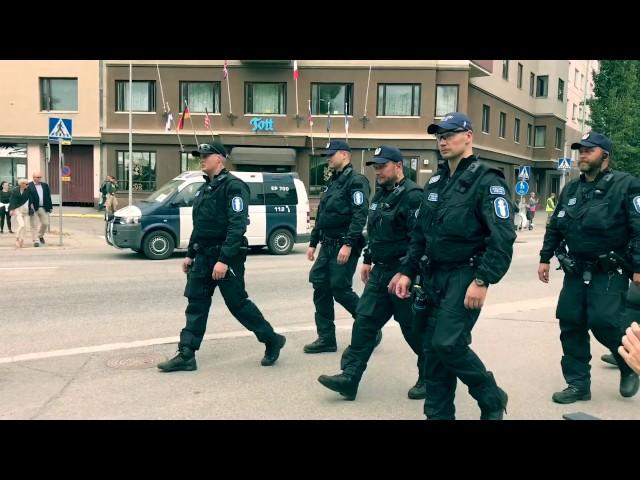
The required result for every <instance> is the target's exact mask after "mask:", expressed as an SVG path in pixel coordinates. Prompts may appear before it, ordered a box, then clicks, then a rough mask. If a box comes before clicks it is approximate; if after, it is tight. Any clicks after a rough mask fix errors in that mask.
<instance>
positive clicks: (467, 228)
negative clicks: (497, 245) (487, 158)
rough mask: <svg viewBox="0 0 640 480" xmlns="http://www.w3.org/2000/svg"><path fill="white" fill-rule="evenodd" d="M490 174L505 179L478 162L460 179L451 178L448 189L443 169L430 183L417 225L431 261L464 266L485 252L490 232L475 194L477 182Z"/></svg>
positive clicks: (468, 168) (497, 171)
mask: <svg viewBox="0 0 640 480" xmlns="http://www.w3.org/2000/svg"><path fill="white" fill-rule="evenodd" d="M489 172H495V173H496V174H497V175H499V176H500V177H501V178H503V179H504V174H503V173H502V172H501V171H500V170H498V169H496V168H493V167H490V166H488V165H486V164H484V163H483V162H480V161H479V160H476V161H474V162H472V163H471V164H470V165H469V166H468V167H467V169H466V170H465V171H464V172H463V173H462V174H461V175H460V177H458V178H457V179H452V178H450V179H449V181H448V182H447V183H446V185H444V183H443V182H441V181H440V179H441V178H442V176H443V175H444V170H443V169H438V171H437V175H435V176H433V177H431V179H429V182H428V183H427V185H426V186H425V190H424V196H423V199H422V204H421V206H420V216H419V218H418V221H419V222H420V225H421V227H422V231H423V232H424V235H425V238H426V242H427V245H426V247H427V255H428V256H429V257H430V258H431V259H432V260H434V261H436V262H443V263H449V262H451V263H455V262H464V261H467V260H468V259H469V258H470V257H472V256H473V255H475V254H477V253H480V252H482V251H484V250H485V249H486V245H485V244H484V240H485V237H486V235H487V231H486V227H485V226H484V225H483V223H482V221H481V219H480V218H479V216H478V215H477V210H478V208H479V205H478V204H477V198H476V195H475V193H476V191H477V188H478V184H477V182H478V180H479V179H480V178H481V177H483V176H484V175H486V174H488V173H489ZM434 179H435V181H434ZM443 185H444V186H443ZM499 188H502V187H501V186H500V187H499Z"/></svg>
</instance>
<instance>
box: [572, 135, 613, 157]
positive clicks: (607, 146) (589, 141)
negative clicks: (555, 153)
mask: <svg viewBox="0 0 640 480" xmlns="http://www.w3.org/2000/svg"><path fill="white" fill-rule="evenodd" d="M580 147H587V148H592V147H600V148H601V149H603V150H605V151H607V152H609V153H611V147H613V145H612V143H611V140H609V139H608V138H607V137H605V136H604V135H602V134H601V133H596V132H589V133H587V134H585V135H584V136H583V137H582V139H581V140H580V141H579V142H575V143H572V144H571V150H578V149H580Z"/></svg>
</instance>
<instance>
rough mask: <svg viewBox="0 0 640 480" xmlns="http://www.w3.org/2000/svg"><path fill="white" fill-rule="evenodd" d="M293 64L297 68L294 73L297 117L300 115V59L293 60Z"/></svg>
mask: <svg viewBox="0 0 640 480" xmlns="http://www.w3.org/2000/svg"><path fill="white" fill-rule="evenodd" d="M293 65H294V68H295V71H294V72H293V73H294V79H295V81H296V117H297V116H298V115H299V113H298V75H299V71H298V61H297V60H294V61H293Z"/></svg>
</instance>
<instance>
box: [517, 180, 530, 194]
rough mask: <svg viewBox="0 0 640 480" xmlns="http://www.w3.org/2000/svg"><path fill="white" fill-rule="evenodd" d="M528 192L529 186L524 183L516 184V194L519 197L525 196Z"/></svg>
mask: <svg viewBox="0 0 640 480" xmlns="http://www.w3.org/2000/svg"><path fill="white" fill-rule="evenodd" d="M528 192H529V184H528V183H527V182H525V181H520V182H518V183H516V193H517V194H518V195H520V196H522V195H526V194H527V193H528Z"/></svg>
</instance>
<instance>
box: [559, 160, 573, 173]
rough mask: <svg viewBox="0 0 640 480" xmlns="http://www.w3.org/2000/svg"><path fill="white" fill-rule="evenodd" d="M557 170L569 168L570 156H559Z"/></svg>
mask: <svg viewBox="0 0 640 480" xmlns="http://www.w3.org/2000/svg"><path fill="white" fill-rule="evenodd" d="M558 170H571V158H568V157H564V158H559V159H558Z"/></svg>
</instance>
